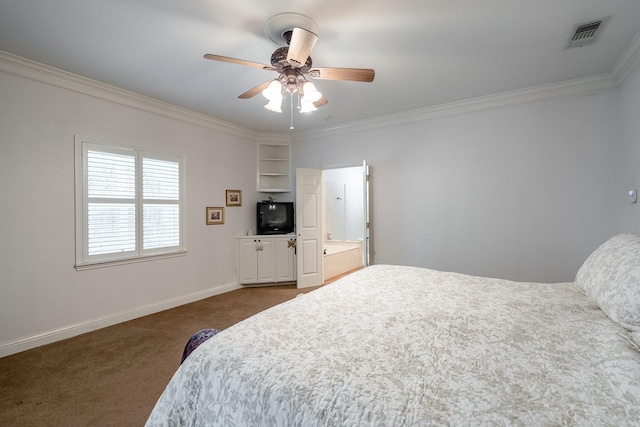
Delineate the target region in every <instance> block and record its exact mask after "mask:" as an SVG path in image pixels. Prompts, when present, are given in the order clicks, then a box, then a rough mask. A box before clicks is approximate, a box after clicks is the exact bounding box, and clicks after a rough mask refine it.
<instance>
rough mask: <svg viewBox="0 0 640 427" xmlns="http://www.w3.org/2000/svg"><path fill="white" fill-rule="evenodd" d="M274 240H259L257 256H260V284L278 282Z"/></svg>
mask: <svg viewBox="0 0 640 427" xmlns="http://www.w3.org/2000/svg"><path fill="white" fill-rule="evenodd" d="M275 246H276V245H275V241H274V239H272V238H258V239H257V242H256V254H257V256H258V263H257V265H258V283H269V282H275V281H276V247H275Z"/></svg>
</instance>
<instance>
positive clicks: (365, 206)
mask: <svg viewBox="0 0 640 427" xmlns="http://www.w3.org/2000/svg"><path fill="white" fill-rule="evenodd" d="M325 176H328V179H325ZM370 177H371V167H370V166H369V165H367V163H366V161H364V162H363V163H362V165H356V166H349V165H341V166H333V167H325V168H323V169H306V168H297V169H296V196H295V197H296V234H297V245H296V247H297V261H296V263H297V274H296V276H297V284H298V287H299V288H300V287H308V286H317V285H321V284H322V283H324V282H325V281H327V280H329V279H331V278H332V277H337V276H339V275H341V274H344V273H346V272H348V271H352V270H355V269H357V268H359V267H365V266H368V265H369V264H370V254H371V235H370V224H371V220H370V182H371V179H370ZM327 188H328V191H327ZM327 214H329V215H330V216H329V217H327ZM327 224H330V227H327ZM334 233H335V234H334ZM333 255H337V256H335V257H332V258H331V259H329V261H328V264H327V265H326V269H325V260H326V258H327V256H329V257H331V256H333Z"/></svg>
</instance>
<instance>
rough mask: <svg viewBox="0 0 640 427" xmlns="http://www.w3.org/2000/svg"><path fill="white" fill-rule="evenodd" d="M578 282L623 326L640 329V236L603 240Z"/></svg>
mask: <svg viewBox="0 0 640 427" xmlns="http://www.w3.org/2000/svg"><path fill="white" fill-rule="evenodd" d="M576 285H577V286H578V287H579V288H580V289H582V290H583V291H584V292H585V293H586V294H587V295H589V296H590V297H591V298H593V299H594V300H595V302H596V304H598V306H599V307H600V308H601V309H602V311H604V312H605V313H606V314H607V315H608V316H609V317H610V318H611V319H613V320H614V321H615V322H617V323H618V324H619V325H620V326H622V327H624V328H626V329H628V330H630V331H640V236H636V235H633V234H619V235H617V236H614V237H612V238H611V239H609V240H608V241H606V242H605V243H603V244H602V245H601V246H600V247H599V248H598V249H596V250H595V251H594V252H593V253H592V254H591V255H590V256H589V258H587V260H586V261H585V262H584V264H582V267H580V270H578V274H577V275H576Z"/></svg>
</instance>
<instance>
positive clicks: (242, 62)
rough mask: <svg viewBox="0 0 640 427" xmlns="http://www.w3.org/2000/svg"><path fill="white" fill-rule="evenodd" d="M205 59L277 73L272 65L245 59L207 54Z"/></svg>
mask: <svg viewBox="0 0 640 427" xmlns="http://www.w3.org/2000/svg"><path fill="white" fill-rule="evenodd" d="M204 58H206V59H211V60H214V61H222V62H230V63H231V64H239V65H247V66H249V67H255V68H261V69H263V70H268V71H275V68H274V67H272V66H271V65H266V64H260V63H259V62H252V61H246V60H244V59H236V58H230V57H228V56H221V55H214V54H211V53H207V54H206V55H204Z"/></svg>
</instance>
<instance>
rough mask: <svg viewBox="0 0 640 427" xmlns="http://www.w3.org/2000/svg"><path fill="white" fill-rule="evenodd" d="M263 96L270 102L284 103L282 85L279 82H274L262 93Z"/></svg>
mask: <svg viewBox="0 0 640 427" xmlns="http://www.w3.org/2000/svg"><path fill="white" fill-rule="evenodd" d="M262 95H263V96H264V97H265V98H267V99H268V100H269V101H274V100H279V102H282V84H281V83H280V81H279V80H272V81H271V83H269V86H267V88H266V89H265V90H263V91H262Z"/></svg>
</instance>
